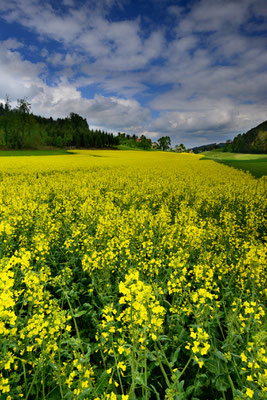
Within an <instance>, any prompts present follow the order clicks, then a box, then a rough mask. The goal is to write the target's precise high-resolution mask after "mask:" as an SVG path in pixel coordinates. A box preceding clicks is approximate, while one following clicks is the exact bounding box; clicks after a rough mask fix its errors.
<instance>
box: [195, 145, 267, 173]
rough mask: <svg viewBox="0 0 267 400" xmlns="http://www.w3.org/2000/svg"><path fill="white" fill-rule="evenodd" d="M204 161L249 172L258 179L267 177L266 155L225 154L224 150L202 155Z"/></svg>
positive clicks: (207, 152)
mask: <svg viewBox="0 0 267 400" xmlns="http://www.w3.org/2000/svg"><path fill="white" fill-rule="evenodd" d="M201 155H203V156H204V158H203V160H214V161H218V162H221V163H223V164H225V165H228V166H229V167H234V168H237V169H242V170H244V171H249V172H250V173H251V174H252V175H253V176H255V177H256V178H260V177H262V176H264V175H267V155H266V154H241V153H224V152H223V151H222V150H211V151H205V152H203V153H201Z"/></svg>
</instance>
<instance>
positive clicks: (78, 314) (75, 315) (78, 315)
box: [74, 310, 87, 318]
mask: <svg viewBox="0 0 267 400" xmlns="http://www.w3.org/2000/svg"><path fill="white" fill-rule="evenodd" d="M86 313H87V311H85V310H82V311H78V312H77V313H75V314H74V317H75V318H79V317H81V316H82V315H84V314H86Z"/></svg>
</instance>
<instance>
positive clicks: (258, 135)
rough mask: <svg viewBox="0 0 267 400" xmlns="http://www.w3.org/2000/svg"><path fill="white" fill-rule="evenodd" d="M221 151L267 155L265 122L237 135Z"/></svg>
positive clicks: (266, 126)
mask: <svg viewBox="0 0 267 400" xmlns="http://www.w3.org/2000/svg"><path fill="white" fill-rule="evenodd" d="M223 151H230V152H233V153H262V154H266V153H267V121H265V122H262V123H261V124H259V125H258V126H256V127H255V128H252V129H250V130H249V131H248V132H246V133H243V134H241V133H240V134H239V135H237V136H236V137H235V138H234V139H233V141H232V143H231V144H227V145H226V146H225V147H224V149H223Z"/></svg>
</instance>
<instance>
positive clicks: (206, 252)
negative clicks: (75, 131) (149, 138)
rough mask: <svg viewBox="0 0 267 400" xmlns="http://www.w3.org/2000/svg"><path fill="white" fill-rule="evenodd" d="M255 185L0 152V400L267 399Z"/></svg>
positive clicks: (101, 154) (164, 156)
mask: <svg viewBox="0 0 267 400" xmlns="http://www.w3.org/2000/svg"><path fill="white" fill-rule="evenodd" d="M265 194H266V178H264V177H263V178H260V179H258V180H256V179H254V178H253V177H252V176H250V175H249V174H248V173H244V172H241V171H238V170H235V169H233V168H229V167H227V166H224V165H222V164H217V163H215V162H214V161H201V157H199V156H197V155H192V154H174V153H163V152H132V151H127V152H126V151H125V152H123V151H76V152H75V154H72V155H59V156H46V157H42V156H37V157H27V156H25V157H2V158H0V239H1V240H0V254H1V260H0V262H1V266H0V399H1V400H19V399H24V400H31V399H33V400H35V399H36V400H45V399H46V400H57V399H66V400H72V399H75V400H82V399H88V400H91V399H92V400H104V399H110V400H115V399H119V400H120V399H121V400H127V399H128V400H133V399H142V400H145V399H157V400H161V399H165V400H186V399H191V400H208V399H211V400H221V399H223V400H226V399H235V400H238V399H239V400H240V399H266V396H267V365H266V362H267V355H266V338H267V329H266V319H265V308H264V301H265V298H266V275H267V274H266V254H265V247H264V240H265V239H266V230H265V229H266V225H265V224H266V219H265V217H266V197H265Z"/></svg>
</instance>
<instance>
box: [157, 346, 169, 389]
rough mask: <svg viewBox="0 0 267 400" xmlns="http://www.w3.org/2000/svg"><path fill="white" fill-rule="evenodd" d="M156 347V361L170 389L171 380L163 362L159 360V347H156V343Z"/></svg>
mask: <svg viewBox="0 0 267 400" xmlns="http://www.w3.org/2000/svg"><path fill="white" fill-rule="evenodd" d="M154 346H155V350H156V359H157V362H158V363H159V366H160V369H161V372H162V373H163V376H164V378H165V381H166V383H167V386H168V388H170V387H171V384H170V381H169V378H168V376H167V374H166V371H165V369H164V367H163V365H162V362H161V361H160V359H159V357H158V348H157V346H156V343H154Z"/></svg>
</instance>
